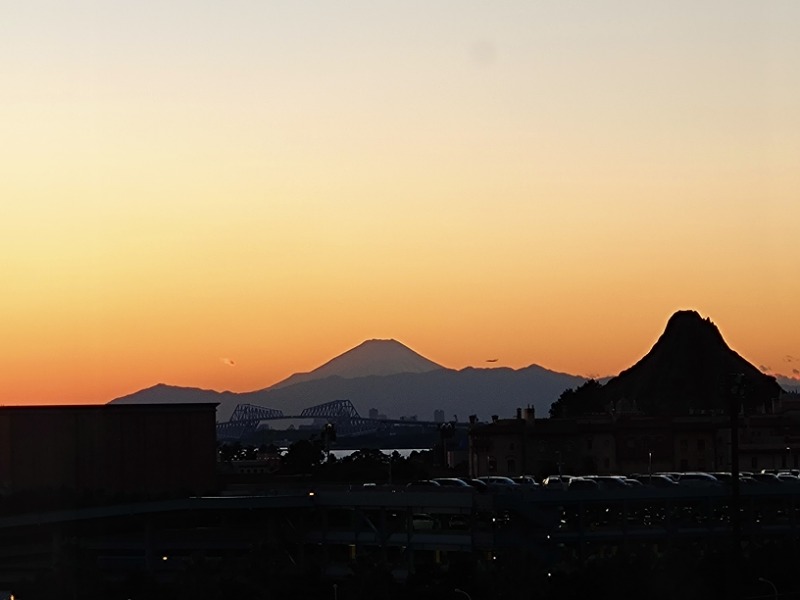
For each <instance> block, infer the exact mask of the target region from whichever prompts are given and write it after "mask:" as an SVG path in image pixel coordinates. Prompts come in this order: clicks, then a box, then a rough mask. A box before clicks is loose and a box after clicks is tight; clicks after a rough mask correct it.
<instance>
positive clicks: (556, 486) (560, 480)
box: [542, 475, 572, 490]
mask: <svg viewBox="0 0 800 600" xmlns="http://www.w3.org/2000/svg"><path fill="white" fill-rule="evenodd" d="M571 479H572V475H548V476H547V477H545V478H544V479H543V480H542V487H544V488H545V489H547V490H566V489H567V487H568V486H569V482H570V480H571Z"/></svg>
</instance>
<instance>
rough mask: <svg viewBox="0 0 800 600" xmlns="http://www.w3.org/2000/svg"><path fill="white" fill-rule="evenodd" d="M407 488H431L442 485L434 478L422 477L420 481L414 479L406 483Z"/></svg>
mask: <svg viewBox="0 0 800 600" xmlns="http://www.w3.org/2000/svg"><path fill="white" fill-rule="evenodd" d="M406 487H407V488H431V487H435V488H438V487H442V486H441V485H439V482H437V481H434V480H433V479H420V480H418V481H412V482H410V483H407V484H406Z"/></svg>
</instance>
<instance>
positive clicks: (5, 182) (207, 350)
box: [0, 0, 800, 404]
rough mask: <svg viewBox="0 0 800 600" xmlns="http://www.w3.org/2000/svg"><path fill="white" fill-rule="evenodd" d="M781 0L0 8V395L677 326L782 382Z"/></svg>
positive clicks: (55, 397) (0, 399)
mask: <svg viewBox="0 0 800 600" xmlns="http://www.w3.org/2000/svg"><path fill="white" fill-rule="evenodd" d="M798 30H800V4H798V3H795V2H788V1H785V2H781V1H776V2H770V3H763V4H762V3H751V2H744V1H740V0H733V1H721V0H711V1H709V2H704V3H702V4H697V3H688V2H685V3H669V4H658V3H636V2H624V1H621V0H620V1H608V2H599V3H590V4H577V3H560V2H527V1H522V0H511V1H509V2H506V3H503V4H502V5H494V4H493V5H489V4H486V3H482V2H470V1H467V2H455V1H452V0H445V1H443V2H438V3H434V4H433V5H431V4H430V3H422V2H413V1H412V2H404V3H388V4H384V3H381V4H375V3H370V2H364V1H361V0H358V1H352V2H346V3H336V4H332V3H326V2H321V1H316V0H308V1H300V2H289V1H281V0H279V1H277V2H269V3H236V4H235V5H231V4H225V3H219V2H210V1H209V0H197V1H194V2H186V1H184V0H177V1H176V2H170V3H162V2H154V1H153V0H143V1H142V2H137V3H135V4H130V5H114V6H113V7H112V6H111V5H109V4H108V3H103V2H99V1H96V0H79V1H78V2H74V3H66V4H65V3H61V2H55V1H53V0H33V1H32V2H26V3H18V4H16V5H14V6H11V7H8V8H7V9H6V10H4V14H3V21H2V23H0V50H1V51H0V68H2V70H3V73H4V83H5V85H4V93H3V97H2V100H0V106H2V119H0V127H2V134H3V144H2V147H0V164H2V165H3V167H2V169H3V176H2V177H1V178H0V195H1V196H2V198H3V208H2V213H1V214H2V219H0V254H2V256H3V261H2V263H0V275H2V280H3V293H2V294H1V295H0V315H1V316H0V339H2V340H3V343H2V344H1V345H0V361H1V364H2V365H3V367H2V371H1V373H2V375H0V403H2V404H17V403H21V404H32V403H47V404H49V403H101V402H107V401H109V400H111V399H113V398H116V397H119V396H123V395H125V394H130V393H132V392H135V391H136V390H139V389H143V388H146V387H149V386H152V385H154V384H156V383H167V384H171V385H181V386H192V387H202V388H208V389H215V390H231V391H251V390H256V389H262V388H265V387H268V386H270V385H272V384H274V383H277V382H278V381H281V380H283V379H285V378H286V377H288V376H290V375H292V374H294V373H301V372H306V371H310V370H313V369H315V368H317V367H319V366H320V365H321V364H323V363H324V362H325V361H327V360H329V359H331V358H332V357H334V356H337V355H339V354H341V353H342V352H345V351H346V350H348V349H350V348H353V347H355V346H356V345H358V344H359V343H361V342H363V341H364V340H368V339H374V338H378V339H389V338H393V339H396V340H398V341H400V342H402V343H403V344H405V345H407V346H408V347H410V348H412V349H413V350H415V351H417V352H419V353H421V354H422V355H424V356H425V357H427V358H429V359H430V360H432V361H434V362H436V363H438V364H441V365H442V366H445V367H449V368H454V369H461V368H464V367H466V366H474V367H511V368H522V367H525V366H528V365H531V364H538V365H541V366H543V367H546V368H547V369H552V370H554V371H559V372H563V373H569V374H574V375H581V376H586V377H591V376H595V377H599V376H607V375H616V374H618V373H619V372H620V371H621V370H624V369H626V368H628V367H630V366H631V365H632V364H633V363H634V362H635V361H636V360H638V359H639V358H640V357H641V356H642V355H644V354H645V353H646V352H647V351H648V350H649V349H650V347H651V346H652V345H653V343H654V342H655V340H656V339H657V337H658V335H660V333H661V332H662V331H663V328H664V324H665V323H666V322H667V319H668V318H669V317H670V315H671V314H672V313H674V312H675V311H676V310H682V309H693V310H697V311H698V312H699V313H701V314H702V315H703V316H705V317H708V318H710V319H711V320H712V321H714V323H715V324H716V325H717V326H718V327H719V328H720V330H721V332H722V334H723V336H724V337H725V339H726V341H727V342H728V344H729V345H730V346H731V347H732V348H733V349H734V350H736V351H737V352H738V353H740V354H741V355H742V356H743V357H744V358H746V359H747V360H748V361H750V362H751V363H753V364H754V365H757V366H758V367H759V368H760V369H761V370H763V371H765V372H767V373H770V374H780V375H784V376H788V377H794V378H800V318H799V317H798V315H797V302H796V299H797V298H798V297H800V261H798V259H797V257H796V252H797V250H796V243H795V239H796V232H795V230H796V229H797V225H798V223H800V198H798V192H797V191H798V190H800V170H799V169H798V168H797V165H798V164H800V112H798V110H797V107H798V106H800V36H797V31H798Z"/></svg>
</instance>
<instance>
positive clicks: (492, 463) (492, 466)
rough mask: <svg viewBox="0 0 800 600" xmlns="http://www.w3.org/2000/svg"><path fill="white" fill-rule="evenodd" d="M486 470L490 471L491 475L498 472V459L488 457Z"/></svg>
mask: <svg viewBox="0 0 800 600" xmlns="http://www.w3.org/2000/svg"><path fill="white" fill-rule="evenodd" d="M486 468H487V469H488V470H489V473H495V472H497V459H496V458H495V457H494V456H487V457H486Z"/></svg>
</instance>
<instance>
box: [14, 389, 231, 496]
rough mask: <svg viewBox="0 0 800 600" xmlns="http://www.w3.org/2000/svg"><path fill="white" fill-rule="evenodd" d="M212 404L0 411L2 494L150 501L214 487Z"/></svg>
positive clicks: (100, 406) (98, 406) (213, 415)
mask: <svg viewBox="0 0 800 600" xmlns="http://www.w3.org/2000/svg"><path fill="white" fill-rule="evenodd" d="M215 411H216V405H214V404H160V405H157V404H149V405H135V404H130V405H128V404H107V405H79V406H78V405H74V406H15V407H0V489H1V490H2V493H3V494H15V493H20V492H23V493H24V492H32V491H47V490H68V491H73V492H77V493H84V494H86V493H92V494H104V495H133V496H138V497H158V496H168V495H175V494H183V493H195V494H197V493H203V492H208V491H210V490H213V489H214V488H215V485H216V474H215V469H216V433H215V414H216V413H215Z"/></svg>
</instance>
